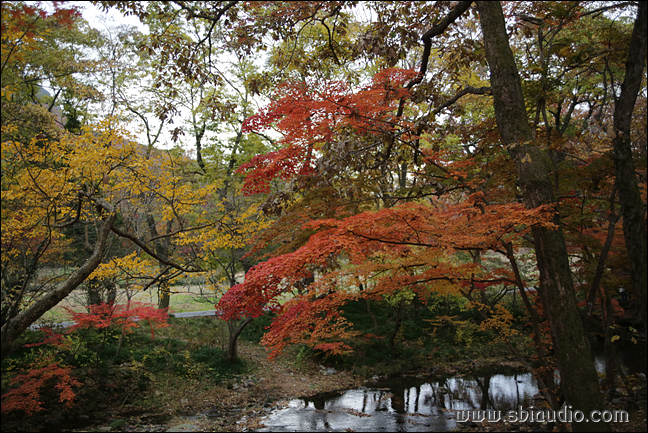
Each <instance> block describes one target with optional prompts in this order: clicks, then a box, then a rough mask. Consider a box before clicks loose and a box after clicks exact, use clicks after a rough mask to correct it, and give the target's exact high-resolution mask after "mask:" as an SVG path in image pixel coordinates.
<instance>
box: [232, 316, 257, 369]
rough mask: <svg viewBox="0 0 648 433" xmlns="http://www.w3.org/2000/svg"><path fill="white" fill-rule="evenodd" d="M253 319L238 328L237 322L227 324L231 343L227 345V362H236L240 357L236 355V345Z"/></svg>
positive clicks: (245, 321)
mask: <svg viewBox="0 0 648 433" xmlns="http://www.w3.org/2000/svg"><path fill="white" fill-rule="evenodd" d="M252 320H254V319H252V318H247V319H245V320H244V321H243V322H241V324H240V325H238V326H236V323H235V321H230V322H227V329H228V330H229V342H228V344H227V360H228V361H229V362H234V361H236V358H237V357H238V355H237V353H236V343H237V341H238V338H239V335H241V332H243V329H245V327H246V326H247V325H248V324H249V323H251V322H252Z"/></svg>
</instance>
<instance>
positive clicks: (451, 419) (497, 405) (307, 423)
mask: <svg viewBox="0 0 648 433" xmlns="http://www.w3.org/2000/svg"><path fill="white" fill-rule="evenodd" d="M537 393H538V387H537V384H536V380H535V378H533V376H532V375H531V374H528V373H519V374H496V373H483V374H479V375H476V376H465V377H456V376H455V377H448V378H443V377H438V376H436V377H434V376H430V377H400V378H396V379H391V380H387V381H381V382H378V383H372V384H369V386H367V387H360V388H355V389H351V390H347V391H344V392H340V393H328V394H319V395H317V396H314V397H310V398H302V399H294V400H291V401H290V403H289V405H288V407H287V408H284V409H280V410H277V411H275V412H273V413H272V414H271V415H269V416H268V417H267V418H265V419H264V420H263V421H262V422H263V424H265V426H266V427H265V428H263V429H260V430H257V431H310V432H315V431H331V430H335V431H343V430H346V429H353V430H354V431H397V432H418V431H431V430H432V431H448V430H451V429H453V428H455V427H456V426H457V424H456V421H455V411H457V410H469V409H470V410H473V409H499V410H508V409H513V408H517V407H518V406H523V407H529V406H530V405H531V404H532V403H533V402H532V398H533V397H534V396H535V395H536V394H537Z"/></svg>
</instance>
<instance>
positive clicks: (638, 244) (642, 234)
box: [613, 2, 648, 332]
mask: <svg viewBox="0 0 648 433" xmlns="http://www.w3.org/2000/svg"><path fill="white" fill-rule="evenodd" d="M647 8H648V6H647V5H646V2H639V10H638V11H637V18H636V20H635V24H634V29H633V31H632V39H631V40H630V48H629V50H628V59H627V61H626V74H625V78H624V80H623V84H622V85H621V96H620V97H619V99H618V100H617V101H616V104H615V107H614V132H615V134H614V139H613V146H614V166H615V169H616V180H617V185H618V187H619V203H620V204H621V214H622V215H623V236H624V238H625V244H626V249H627V250H628V259H629V261H630V273H631V278H632V292H633V294H634V298H635V301H636V302H637V310H638V312H639V315H640V317H641V321H642V323H643V327H644V332H648V329H647V328H646V286H647V285H648V277H647V269H648V267H647V257H648V253H647V251H646V208H645V205H644V202H643V200H642V199H641V193H640V191H639V186H638V185H637V176H636V173H635V167H634V162H633V160H632V142H631V137H630V128H631V122H632V112H633V111H634V106H635V101H636V100H637V94H638V93H639V89H640V88H641V80H642V79H643V75H644V63H645V62H646V38H647V37H646V32H647V31H648V29H647V28H646V27H647V24H646V21H647V20H648V16H647V14H646V9H647Z"/></svg>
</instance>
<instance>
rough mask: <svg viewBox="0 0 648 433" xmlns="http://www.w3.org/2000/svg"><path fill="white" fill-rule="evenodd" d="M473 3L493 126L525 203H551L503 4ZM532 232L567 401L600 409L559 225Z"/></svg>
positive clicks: (588, 427)
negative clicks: (487, 72)
mask: <svg viewBox="0 0 648 433" xmlns="http://www.w3.org/2000/svg"><path fill="white" fill-rule="evenodd" d="M477 8H478V11H479V15H480V23H481V29H482V33H483V38H484V46H485V50H486V59H487V60H488V65H489V68H490V81H491V89H492V93H493V104H494V108H495V117H496V120H497V126H498V129H499V132H500V135H501V138H502V141H503V142H504V145H505V146H506V147H507V149H508V150H509V154H510V156H511V158H513V160H514V161H515V166H516V169H517V174H518V180H519V182H520V186H521V188H522V193H523V197H524V203H525V205H526V207H527V208H529V209H533V208H537V207H538V206H541V205H551V204H553V203H554V194H553V187H552V183H551V179H550V178H549V165H548V164H547V161H546V157H545V156H544V155H543V154H542V152H541V150H540V149H539V148H538V146H536V145H535V143H534V139H533V135H532V133H531V128H530V127H529V123H528V119H527V115H526V108H525V105H524V97H523V95H522V86H521V84H520V77H519V75H518V70H517V66H516V65H515V58H514V57H513V52H512V51H511V48H510V46H509V43H508V37H507V35H506V26H505V21H504V15H503V13H502V7H501V5H500V3H499V2H477ZM554 223H556V224H559V223H560V220H559V216H558V214H555V215H554ZM532 231H533V238H534V243H535V252H536V259H537V264H538V270H539V271H540V287H539V293H540V296H541V299H542V303H543V305H544V308H545V311H546V313H547V316H548V319H549V324H550V326H551V331H552V337H553V341H554V347H555V350H556V358H557V360H558V367H559V368H560V372H561V379H562V383H561V384H562V386H563V388H564V392H565V398H566V400H567V404H570V405H572V407H573V409H574V410H581V411H583V413H584V414H589V413H590V411H592V410H603V408H604V406H603V396H602V395H601V392H600V388H599V383H598V374H597V373H596V369H595V367H594V360H593V358H592V354H591V351H590V347H589V343H588V342H587V339H586V337H585V333H584V332H583V325H582V323H581V319H580V315H579V312H578V307H577V304H576V295H575V292H574V284H573V281H572V279H571V271H570V269H569V260H568V256H567V247H566V244H565V239H564V236H563V233H562V230H561V229H560V227H559V225H558V226H557V228H556V229H548V228H544V227H540V226H535V227H533V228H532ZM572 425H573V429H574V431H608V430H610V425H609V424H607V423H596V424H595V423H585V422H582V423H573V424H572Z"/></svg>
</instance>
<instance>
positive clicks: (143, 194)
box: [2, 4, 219, 358]
mask: <svg viewBox="0 0 648 433" xmlns="http://www.w3.org/2000/svg"><path fill="white" fill-rule="evenodd" d="M4 8H5V5H4V4H3V25H5V24H6V25H7V26H8V27H11V30H12V32H13V33H10V32H9V31H8V32H7V33H6V34H7V38H5V32H3V51H2V52H3V56H4V57H3V68H5V69H3V71H5V70H7V71H9V70H11V71H13V70H20V69H21V68H22V69H26V70H28V69H29V68H28V67H27V66H26V65H25V64H24V62H28V60H27V59H26V57H25V56H23V55H21V53H22V52H23V51H24V52H28V53H31V52H37V51H39V50H40V49H41V46H40V44H39V38H38V37H37V36H35V35H34V34H31V33H30V32H32V31H34V32H36V30H32V27H31V26H32V24H33V23H34V22H37V21H38V20H40V19H41V18H45V17H47V16H48V15H47V14H46V13H45V12H43V11H40V10H38V9H35V8H27V9H21V10H19V11H18V12H19V13H18V14H13V15H12V14H9V15H8V16H5V12H6V10H5V9H4ZM64 16H66V17H69V16H75V15H74V14H72V15H70V14H66V15H64ZM52 17H53V18H52V19H54V18H55V17H56V13H54V15H52ZM5 18H7V20H6V22H5ZM21 18H25V19H24V20H23V21H21ZM68 24H69V23H68ZM21 29H22V30H21ZM9 35H14V36H15V37H16V38H17V39H11V38H9ZM14 36H12V37H14ZM5 48H6V49H5ZM18 48H20V49H18ZM43 79H44V78H43ZM12 86H14V85H13V84H11V83H10V82H9V81H8V82H7V85H6V86H5V81H4V79H3V92H2V95H3V96H2V98H3V99H2V103H3V109H4V107H5V106H7V104H12V103H13V104H15V107H16V109H17V110H19V109H20V108H21V107H22V106H23V105H21V104H22V103H19V102H16V101H15V98H14V94H15V90H14V87H12ZM24 106H25V107H26V109H25V110H24V111H23V115H25V114H24V113H29V108H30V107H29V106H28V103H25V105H24ZM17 112H18V114H20V111H17ZM26 116H27V117H25V118H24V119H23V118H21V117H19V116H18V117H14V118H5V117H4V116H3V125H2V191H3V194H2V221H3V231H2V274H3V280H2V293H3V297H2V304H3V305H2V310H3V317H2V320H3V323H2V357H3V358H4V357H5V356H6V355H7V354H8V353H9V351H10V350H11V345H12V343H13V342H14V341H15V339H16V338H17V337H18V336H19V335H20V334H21V333H22V332H23V331H24V330H25V329H26V328H27V327H28V326H29V325H31V324H32V323H34V322H35V321H36V320H37V319H38V318H39V317H41V316H42V315H43V314H44V313H45V312H47V311H48V310H49V309H51V308H52V307H54V306H55V305H56V304H57V303H58V302H59V301H61V300H62V299H63V298H65V297H66V296H67V295H69V294H70V293H71V292H72V291H73V290H74V289H75V288H77V287H79V285H80V284H81V283H83V282H84V281H85V280H87V279H88V278H97V279H101V278H105V277H109V276H112V275H114V272H115V270H135V271H137V272H134V273H133V277H134V278H145V279H146V280H145V281H146V282H145V283H143V284H142V288H147V287H148V286H150V285H151V284H154V283H156V282H158V281H161V280H163V281H168V280H170V279H172V278H174V277H176V276H178V275H180V274H182V273H184V272H195V271H199V270H202V268H201V265H202V263H203V261H202V259H203V255H202V252H201V251H199V249H197V248H193V246H194V245H196V243H197V242H198V241H199V238H200V237H201V236H202V237H208V238H209V237H212V238H213V237H216V236H217V234H218V223H219V221H218V217H214V215H213V214H211V213H210V212H209V209H207V208H206V207H205V206H204V205H205V203H207V202H209V200H210V198H211V197H214V196H215V195H216V191H217V190H216V185H214V184H209V185H205V184H202V185H194V184H193V183H192V182H191V178H189V177H187V175H186V172H185V168H186V167H187V165H188V164H192V162H191V161H189V160H187V159H186V158H184V159H183V158H182V156H181V155H174V154H173V153H172V152H162V151H158V150H157V149H153V148H150V147H144V146H141V145H138V144H136V143H135V142H134V141H133V140H132V138H131V137H129V135H128V134H126V133H125V132H124V131H123V130H122V129H120V127H119V126H118V123H117V122H116V121H115V119H113V118H110V117H108V118H106V119H105V120H104V121H101V122H94V123H93V124H91V125H88V126H86V127H84V128H83V129H82V130H81V131H80V132H78V133H71V132H69V131H65V130H64V129H63V128H62V127H60V126H58V125H57V124H56V122H55V119H52V120H51V121H50V123H45V122H41V123H40V124H36V125H35V126H34V129H33V130H30V129H28V128H25V127H23V126H22V125H23V124H21V123H20V122H21V120H24V121H33V120H30V119H29V118H28V117H29V115H28V114H27V115H26ZM52 117H55V116H50V119H51V118H52ZM39 130H40V132H37V131H39ZM147 215H150V216H152V217H153V218H152V219H153V223H152V225H153V226H154V228H155V230H156V232H155V235H151V232H145V233H144V234H142V232H141V231H140V230H138V226H139V225H141V224H142V222H144V223H145V224H147V225H148V226H149V227H150V225H151V222H150V220H149V219H148V218H146V216H147ZM74 226H85V227H87V228H88V229H89V230H88V231H89V232H90V234H91V235H90V236H88V238H87V239H86V240H87V241H88V242H89V243H90V245H91V248H92V252H91V254H90V255H87V256H86V258H85V260H83V261H82V262H80V263H74V264H68V265H69V266H67V268H66V267H64V266H63V265H64V262H63V261H62V257H63V254H64V253H65V252H66V251H67V249H68V246H69V243H70V237H69V236H68V233H67V232H66V229H69V228H70V227H74ZM210 230H211V232H210ZM111 236H117V237H119V238H121V239H122V240H123V241H125V242H126V243H127V244H129V245H131V246H132V249H133V250H134V251H133V254H131V255H129V256H127V257H118V258H113V259H112V260H106V259H108V257H106V254H107V245H108V243H109V239H110V238H111ZM159 240H163V241H164V242H167V243H168V245H169V246H170V248H169V250H168V251H167V252H166V254H160V252H159V250H157V249H156V248H155V242H156V241H159ZM138 252H139V253H138ZM147 257H148V258H150V260H149V259H147ZM104 261H107V262H109V263H103V264H102V262H104ZM160 264H161V265H160ZM156 269H157V271H156ZM10 276H16V278H13V279H10V278H9V277H10Z"/></svg>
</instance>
